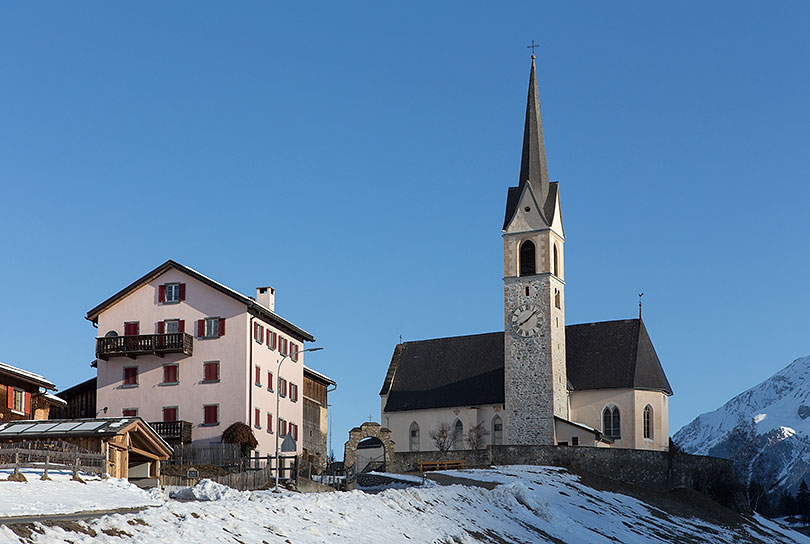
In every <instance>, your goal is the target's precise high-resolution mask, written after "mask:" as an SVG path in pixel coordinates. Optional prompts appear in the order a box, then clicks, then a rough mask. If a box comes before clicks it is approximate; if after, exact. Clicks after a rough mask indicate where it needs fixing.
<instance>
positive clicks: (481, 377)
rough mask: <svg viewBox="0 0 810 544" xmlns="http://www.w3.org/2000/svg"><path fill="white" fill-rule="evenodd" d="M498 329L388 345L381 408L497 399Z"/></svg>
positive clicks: (500, 371) (469, 403) (499, 378)
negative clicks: (391, 350) (389, 356)
mask: <svg viewBox="0 0 810 544" xmlns="http://www.w3.org/2000/svg"><path fill="white" fill-rule="evenodd" d="M503 379H504V377H503V333H502V332H493V333H487V334H474V335H471V336H455V337H451V338H437V339H434V340H422V341H419V342H405V343H403V344H399V345H398V346H397V347H396V348H395V349H394V356H393V357H392V359H391V364H390V365H389V368H388V375H387V376H386V379H385V383H383V388H382V390H381V391H380V394H381V395H384V394H388V401H387V402H386V405H385V410H386V411H389V412H395V411H401V410H421V409H427V408H441V407H448V406H475V405H479V404H497V403H503V398H504V393H503Z"/></svg>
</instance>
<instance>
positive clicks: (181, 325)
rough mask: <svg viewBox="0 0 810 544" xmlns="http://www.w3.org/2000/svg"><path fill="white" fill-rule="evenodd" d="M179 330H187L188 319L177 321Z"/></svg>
mask: <svg viewBox="0 0 810 544" xmlns="http://www.w3.org/2000/svg"><path fill="white" fill-rule="evenodd" d="M177 332H186V320H185V319H181V320H179V321H178V322H177Z"/></svg>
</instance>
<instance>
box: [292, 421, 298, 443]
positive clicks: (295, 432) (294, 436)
mask: <svg viewBox="0 0 810 544" xmlns="http://www.w3.org/2000/svg"><path fill="white" fill-rule="evenodd" d="M293 440H295V441H296V442H298V425H293Z"/></svg>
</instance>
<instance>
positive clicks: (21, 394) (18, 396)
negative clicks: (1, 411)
mask: <svg viewBox="0 0 810 544" xmlns="http://www.w3.org/2000/svg"><path fill="white" fill-rule="evenodd" d="M13 390H14V408H12V409H11V410H12V411H14V412H18V413H20V414H24V413H25V391H24V390H22V389H20V388H18V387H14V388H13Z"/></svg>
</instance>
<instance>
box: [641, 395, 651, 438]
mask: <svg viewBox="0 0 810 544" xmlns="http://www.w3.org/2000/svg"><path fill="white" fill-rule="evenodd" d="M643 426H644V438H647V439H650V440H652V437H653V409H652V406H650V405H649V404H648V405H647V406H645V407H644V417H643Z"/></svg>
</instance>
